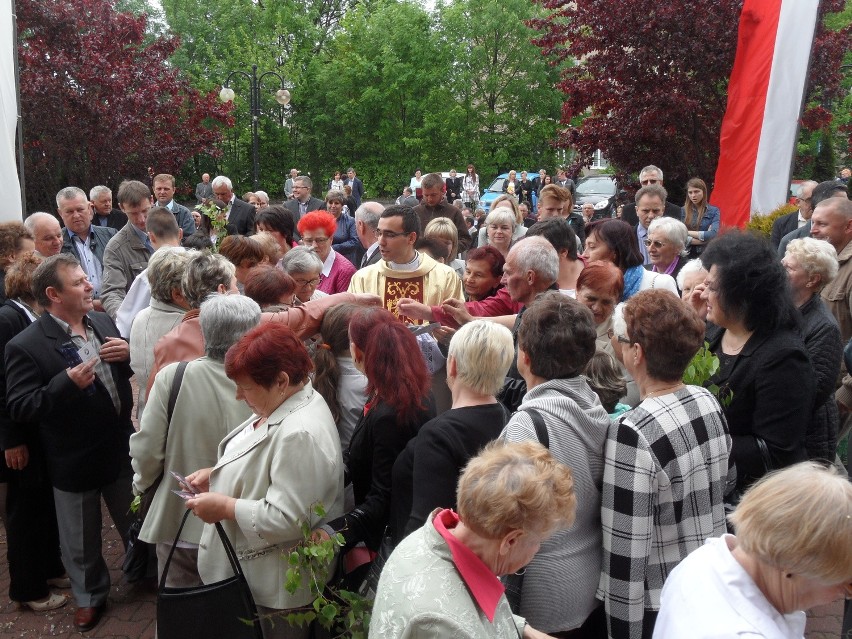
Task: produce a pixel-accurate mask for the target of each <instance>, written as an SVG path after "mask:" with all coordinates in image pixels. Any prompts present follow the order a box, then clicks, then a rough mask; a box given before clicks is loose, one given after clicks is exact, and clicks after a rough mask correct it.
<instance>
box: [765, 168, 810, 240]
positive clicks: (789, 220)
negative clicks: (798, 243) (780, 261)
mask: <svg viewBox="0 0 852 639" xmlns="http://www.w3.org/2000/svg"><path fill="white" fill-rule="evenodd" d="M816 185H817V183H816V182H814V181H813V180H808V181H807V182H802V183H801V184H800V185H799V193H798V194H797V195H796V200H797V203H798V205H799V210H798V211H793V212H792V213H788V214H787V215H782V216H781V217H779V218H778V219H777V220H775V221H774V222H773V223H772V234H771V235H770V238H769V241H770V242H771V243H772V247H773V248H774V249H775V250H776V251H777V250H778V245H779V244H781V240H782V239H783V238H784V236H785V235H787V233H792V232H793V231H795V230H796V229H798V228H801V227H803V226H804V225H805V224H807V223H808V220H810V219H811V214H812V213H813V212H814V207H813V205H812V204H811V195H812V194H813V192H814V187H815V186H816ZM782 257H783V256H782Z"/></svg>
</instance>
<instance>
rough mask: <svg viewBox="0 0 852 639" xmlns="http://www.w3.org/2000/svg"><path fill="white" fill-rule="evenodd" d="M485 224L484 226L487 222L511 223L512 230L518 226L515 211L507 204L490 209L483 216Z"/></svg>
mask: <svg viewBox="0 0 852 639" xmlns="http://www.w3.org/2000/svg"><path fill="white" fill-rule="evenodd" d="M485 224H486V226H487V225H489V224H511V225H512V231H514V230H515V227H516V226H518V221H517V218H516V217H515V212H514V211H513V210H512V209H510V208H509V207H508V206H506V207H503V206H501V207H498V208H496V209H491V212H490V213H489V214H488V217H486V218H485Z"/></svg>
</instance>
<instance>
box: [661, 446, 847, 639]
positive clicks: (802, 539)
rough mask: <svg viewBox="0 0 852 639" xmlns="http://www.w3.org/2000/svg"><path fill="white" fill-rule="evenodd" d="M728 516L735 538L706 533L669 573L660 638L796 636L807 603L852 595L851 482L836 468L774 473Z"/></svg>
mask: <svg viewBox="0 0 852 639" xmlns="http://www.w3.org/2000/svg"><path fill="white" fill-rule="evenodd" d="M730 520H731V523H732V524H733V525H734V528H735V530H736V536H734V535H723V536H722V537H720V538H715V539H708V540H707V541H706V543H705V544H704V545H703V546H701V548H699V549H697V550H695V551H694V552H693V553H691V554H690V555H689V556H688V557H687V558H686V559H684V560H683V561H682V562H681V564H680V565H679V566H678V567H677V568H675V569H674V570H673V571H672V573H671V574H670V575H669V578H668V580H667V581H666V585H665V586H664V587H663V594H662V597H661V605H660V616H659V617H658V619H657V627H656V628H655V630H654V637H655V638H657V639H665V638H666V637H694V638H695V639H702V638H705V637H706V638H708V639H709V638H710V637H773V638H776V639H800V638H801V637H802V636H803V635H804V632H805V613H804V612H802V611H804V610H808V609H810V608H814V607H816V606H820V605H825V604H828V603H831V602H832V601H835V600H837V599H839V598H841V597H843V596H844V595H845V596H846V597H847V598H849V597H850V595H852V552H850V544H849V540H850V539H852V484H850V483H849V482H848V481H847V479H846V478H845V477H840V476H838V474H837V472H836V470H835V469H834V468H832V467H830V466H829V467H824V466H821V465H818V464H816V463H814V462H804V463H800V464H796V465H794V466H791V467H789V468H786V469H784V470H781V471H778V472H776V473H772V474H771V475H768V476H766V477H764V478H763V479H761V480H760V481H759V482H757V483H756V484H755V485H754V486H752V487H751V489H750V490H748V491H747V492H746V493H745V495H744V496H743V499H742V501H741V502H740V505H739V506H738V507H737V509H736V510H735V511H734V513H733V514H732V515H730ZM791 522H803V523H804V524H805V525H800V526H795V525H794V526H791Z"/></svg>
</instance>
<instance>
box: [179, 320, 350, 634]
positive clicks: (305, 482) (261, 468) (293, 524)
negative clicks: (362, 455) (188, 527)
mask: <svg viewBox="0 0 852 639" xmlns="http://www.w3.org/2000/svg"><path fill="white" fill-rule="evenodd" d="M312 368H313V366H312V364H311V359H310V357H309V356H308V353H307V351H306V350H305V347H304V346H303V345H302V342H301V341H300V340H299V338H298V337H296V335H295V334H294V333H293V331H292V330H291V329H290V328H289V327H287V326H283V325H281V324H266V325H264V326H259V327H257V328H255V329H253V330H251V331H249V332H248V333H246V334H245V335H244V336H243V337H242V338H241V339H240V340H239V341H238V342H237V343H236V344H235V345H234V346H232V347H231V348H230V349H229V350H228V353H227V354H226V355H225V373H226V374H227V375H228V377H229V378H230V379H231V380H232V381H233V382H234V383H235V384H236V387H237V392H236V397H237V398H238V399H241V400H243V401H244V402H245V403H246V404H247V405H248V407H249V408H250V409H251V410H252V412H253V413H254V414H253V415H252V416H251V417H249V418H248V419H247V420H246V421H245V422H243V423H242V424H240V425H239V426H237V427H236V428H235V429H234V430H232V431H231V433H230V434H229V435H227V436H226V437H225V438H224V439H223V440H222V442H221V443H220V444H219V460H218V462H217V463H216V465H215V466H214V467H213V468H204V469H202V470H198V471H196V472H194V473H192V474H191V475H189V476H188V477H187V481H188V482H189V483H190V484H191V485H192V487H193V488H194V489H196V490H197V491H199V493H200V494H198V495H197V496H196V497H194V498H192V499H188V500H187V502H186V507H187V508H190V509H191V510H192V511H193V512H194V513H195V514H196V515H197V516H198V517H199V518H200V519H201V520H202V521H204V522H205V524H207V525H205V526H204V531H203V532H202V534H201V544H200V549H199V553H198V572H199V573H200V575H201V579H202V580H203V581H204V583H214V582H217V581H221V580H222V579H226V578H228V577H230V576H231V575H232V571H231V566H230V563H229V562H228V559H227V557H226V555H225V549H224V547H223V546H222V544H221V542H220V541H219V540H218V539H217V534H216V528H215V526H213V525H212V524H213V523H215V522H217V521H218V522H222V526H223V527H224V529H225V532H226V534H227V535H228V537H229V538H230V539H231V540H232V541H233V544H234V548H235V550H236V551H237V555H238V556H239V557H240V564H241V565H242V569H243V572H244V573H245V576H246V579H247V580H248V584H249V587H250V588H251V592H252V595H253V597H254V600H255V602H256V603H257V607H258V613H260V615H261V616H262V619H261V625H262V626H263V636H264V637H265V638H266V639H270V638H272V637H286V638H288V639H291V638H295V637H299V638H302V637H308V636H309V635H310V629H309V628H292V627H290V626H288V624H286V623H283V622H282V621H281V620H280V619H278V620H274V619H270V618H269V617H268V616H264V615H270V614H272V613H278V612H282V611H285V610H288V609H291V608H297V607H300V606H305V605H306V604H308V603H310V602H311V601H312V600H313V595H312V594H311V592H310V590H309V589H308V587H307V585H305V586H303V587H301V588H299V589H298V590H296V591H295V592H294V593H290V592H288V591H287V590H286V589H285V588H283V587H282V585H281V584H283V583H284V580H285V572H286V570H287V562H286V561H282V560H281V553H282V552H283V551H286V550H289V549H290V548H292V547H293V545H294V544H296V543H297V542H298V541H299V540H300V539H301V537H302V531H301V527H300V521H304V520H305V519H306V518H307V517H308V516H309V515H310V513H311V510H312V508H313V506H314V505H315V504H317V503H321V504H323V505H324V506H325V509H326V511H327V513H328V517H335V516H337V515H339V514H340V513H341V512H342V509H343V465H342V463H341V453H340V441H339V440H338V438H337V429H336V428H335V426H334V419H333V418H332V416H331V413H330V412H329V410H328V406H326V403H325V400H323V398H322V396H321V395H320V394H319V393H317V392H316V391H315V390H314V389H313V387H312V386H311V382H310V379H309V377H308V376H309V374H310V372H311V369H312ZM276 621H277V623H276Z"/></svg>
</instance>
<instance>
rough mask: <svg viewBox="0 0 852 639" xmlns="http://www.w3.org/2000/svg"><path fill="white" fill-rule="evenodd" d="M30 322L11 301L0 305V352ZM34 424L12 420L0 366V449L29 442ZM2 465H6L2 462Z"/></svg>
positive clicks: (4, 373) (31, 438)
mask: <svg viewBox="0 0 852 639" xmlns="http://www.w3.org/2000/svg"><path fill="white" fill-rule="evenodd" d="M31 323H32V322H31V321H30V318H29V317H28V316H27V314H26V313H25V312H24V311H23V309H22V308H21V307H20V306H18V305H17V304H15V303H14V302H12V301H11V300H6V302H5V303H4V304H3V305H2V306H0V352H3V351H5V350H6V344H8V343H9V342H10V341H12V338H13V337H15V335H17V334H18V333H20V332H22V331H23V330H24V329H25V328H26V327H27V326H29V325H30V324H31ZM36 428H37V425H36V424H28V423H21V422H16V421H14V420H13V419H12V418H11V417H9V411H8V410H6V371H5V369H4V368H3V366H0V450H8V449H10V448H14V447H15V446H20V445H21V444H29V443H30V442H31V441H32V440H33V439H34V438H36V437H37V432H36ZM3 466H6V464H5V462H3Z"/></svg>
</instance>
